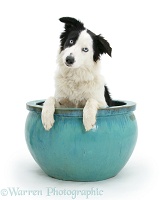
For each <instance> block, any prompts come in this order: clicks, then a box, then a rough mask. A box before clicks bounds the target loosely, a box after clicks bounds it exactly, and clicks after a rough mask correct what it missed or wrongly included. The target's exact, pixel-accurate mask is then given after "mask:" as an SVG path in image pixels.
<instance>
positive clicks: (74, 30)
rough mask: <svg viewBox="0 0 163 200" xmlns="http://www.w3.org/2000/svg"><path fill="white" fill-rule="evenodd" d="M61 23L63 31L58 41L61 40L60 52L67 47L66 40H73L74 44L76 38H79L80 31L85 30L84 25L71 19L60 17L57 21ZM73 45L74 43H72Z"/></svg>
mask: <svg viewBox="0 0 163 200" xmlns="http://www.w3.org/2000/svg"><path fill="white" fill-rule="evenodd" d="M59 20H60V21H61V22H63V23H65V30H64V32H62V33H61V35H60V39H61V47H60V48H61V51H62V50H64V49H65V48H66V47H67V46H65V45H68V44H67V43H68V42H67V40H68V39H71V37H72V39H74V40H75V42H76V40H77V38H78V37H79V34H80V32H81V31H82V30H85V28H84V25H83V23H82V22H80V21H78V20H76V19H74V18H71V17H62V18H60V19H59ZM70 33H71V35H70ZM74 44H75V43H74Z"/></svg>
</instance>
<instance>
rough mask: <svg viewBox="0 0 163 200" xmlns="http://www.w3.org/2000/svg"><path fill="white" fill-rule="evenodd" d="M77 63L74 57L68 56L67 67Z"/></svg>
mask: <svg viewBox="0 0 163 200" xmlns="http://www.w3.org/2000/svg"><path fill="white" fill-rule="evenodd" d="M74 62H75V59H74V57H73V56H67V57H66V65H67V66H71V65H72V64H73V63H74Z"/></svg>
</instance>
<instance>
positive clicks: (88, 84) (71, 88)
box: [56, 79, 96, 100]
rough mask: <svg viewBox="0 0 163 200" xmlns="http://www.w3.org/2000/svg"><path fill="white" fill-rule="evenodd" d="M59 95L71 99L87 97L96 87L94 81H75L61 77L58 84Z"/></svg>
mask: <svg viewBox="0 0 163 200" xmlns="http://www.w3.org/2000/svg"><path fill="white" fill-rule="evenodd" d="M56 87H57V88H56V89H57V90H58V93H59V94H60V95H59V96H62V97H68V98H69V99H76V100H81V99H87V98H90V97H91V94H92V93H93V92H94V91H95V89H96V83H95V82H94V81H83V82H75V81H73V80H65V79H60V80H59V82H58V83H57V85H56Z"/></svg>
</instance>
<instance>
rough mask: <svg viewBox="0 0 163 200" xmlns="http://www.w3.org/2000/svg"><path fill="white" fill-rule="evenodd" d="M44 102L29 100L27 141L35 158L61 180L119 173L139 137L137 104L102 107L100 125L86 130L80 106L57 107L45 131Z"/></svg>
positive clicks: (42, 166) (100, 176)
mask: <svg viewBox="0 0 163 200" xmlns="http://www.w3.org/2000/svg"><path fill="white" fill-rule="evenodd" d="M42 103H43V101H32V102H29V103H27V109H28V110H29V111H30V112H29V114H28V117H27V120H26V126H25V134H26V142H27V145H28V148H29V151H30V152H31V154H32V156H33V158H34V159H35V161H36V162H37V163H38V165H39V166H40V167H41V168H42V170H43V171H44V172H45V173H46V174H47V175H49V176H51V177H54V178H56V179H61V180H72V181H99V180H104V179H108V178H111V177H113V176H115V175H116V174H118V172H119V171H120V170H121V169H122V168H123V167H124V165H125V164H126V163H127V161H128V159H129V158H130V156H131V154H132V152H133V150H134V147H135V144H136V140H137V123H136V119H135V116H134V114H133V111H134V110H135V103H133V102H129V101H124V102H121V101H117V102H116V104H117V106H115V107H111V108H107V109H100V110H98V113H97V123H96V126H95V127H94V128H93V129H92V130H91V131H89V132H85V129H84V126H83V122H82V116H83V114H82V111H83V109H80V108H67V109H65V108H64V109H56V112H55V115H54V118H55V124H54V126H53V127H52V129H51V130H50V131H45V129H44V127H43V125H42V122H41V110H42Z"/></svg>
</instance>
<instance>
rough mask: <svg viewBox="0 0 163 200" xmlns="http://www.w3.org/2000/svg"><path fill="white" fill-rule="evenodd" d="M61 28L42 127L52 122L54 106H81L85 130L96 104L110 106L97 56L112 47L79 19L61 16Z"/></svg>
mask: <svg viewBox="0 0 163 200" xmlns="http://www.w3.org/2000/svg"><path fill="white" fill-rule="evenodd" d="M60 21H61V22H63V23H65V30H64V32H62V33H61V36H60V51H59V54H58V59H57V61H58V65H59V66H58V71H57V72H56V75H55V87H56V88H55V95H54V97H50V98H48V99H47V100H46V101H45V103H44V106H43V110H42V123H43V126H44V128H45V129H46V130H49V129H50V128H51V127H52V126H53V124H54V112H55V108H58V107H59V108H60V107H76V108H78V107H82V108H84V109H83V124H84V127H85V130H86V131H89V130H91V129H92V128H93V126H94V125H95V123H96V113H97V110H98V109H99V108H105V107H107V106H112V99H111V97H110V94H109V92H108V89H107V87H106V86H105V81H104V78H103V76H102V75H100V56H101V55H102V54H103V53H107V54H108V55H109V56H111V52H112V48H111V47H110V45H109V43H108V42H107V41H106V40H105V39H104V38H103V37H102V36H101V35H96V34H94V33H93V32H91V31H90V30H88V29H86V28H85V27H84V25H83V23H81V22H80V21H78V20H76V19H74V18H71V17H63V18H60Z"/></svg>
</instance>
